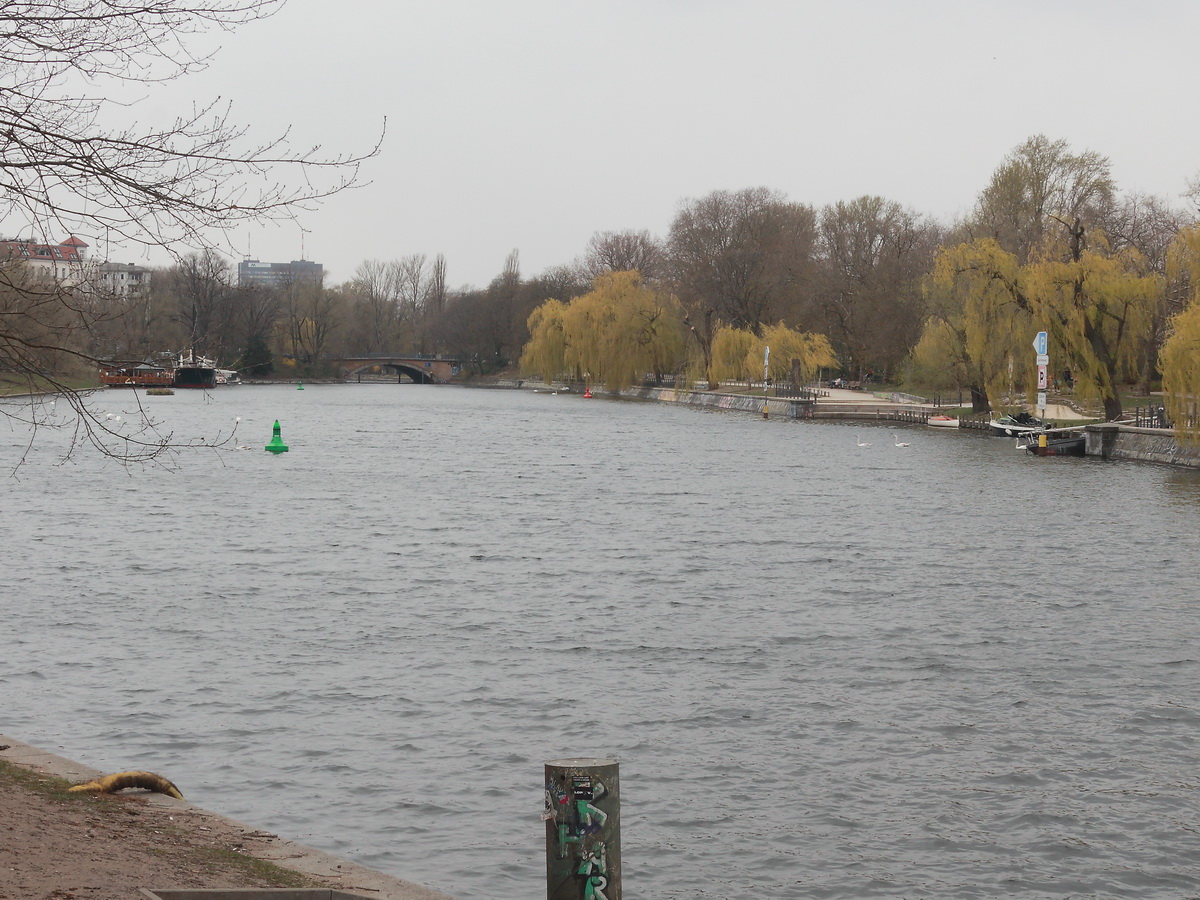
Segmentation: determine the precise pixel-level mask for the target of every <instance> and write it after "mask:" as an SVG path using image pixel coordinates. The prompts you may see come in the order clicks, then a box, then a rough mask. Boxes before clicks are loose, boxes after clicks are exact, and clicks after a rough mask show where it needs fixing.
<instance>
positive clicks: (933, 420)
mask: <svg viewBox="0 0 1200 900" xmlns="http://www.w3.org/2000/svg"><path fill="white" fill-rule="evenodd" d="M925 424H926V425H930V426H932V427H933V428H957V427H958V424H959V423H958V419H956V418H954V416H930V417H929V418H928V419H926V420H925Z"/></svg>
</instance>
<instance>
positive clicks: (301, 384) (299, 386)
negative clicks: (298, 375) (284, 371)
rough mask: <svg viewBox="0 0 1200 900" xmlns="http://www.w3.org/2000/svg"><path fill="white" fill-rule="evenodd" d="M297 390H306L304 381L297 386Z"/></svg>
mask: <svg viewBox="0 0 1200 900" xmlns="http://www.w3.org/2000/svg"><path fill="white" fill-rule="evenodd" d="M296 390H298V391H302V390H304V382H303V381H302V382H300V383H299V384H298V385H296Z"/></svg>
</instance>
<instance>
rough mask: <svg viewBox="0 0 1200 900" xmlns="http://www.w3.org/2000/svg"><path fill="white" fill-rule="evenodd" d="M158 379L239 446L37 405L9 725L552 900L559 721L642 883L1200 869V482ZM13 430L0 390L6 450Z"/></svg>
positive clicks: (543, 404)
mask: <svg viewBox="0 0 1200 900" xmlns="http://www.w3.org/2000/svg"><path fill="white" fill-rule="evenodd" d="M138 396H139V397H140V398H141V400H142V402H143V403H145V404H147V406H148V407H149V409H150V412H151V414H152V415H153V416H154V417H155V419H156V420H157V421H158V422H159V423H160V430H161V431H163V432H164V433H165V432H170V433H173V434H174V435H175V437H176V438H178V439H190V438H199V437H205V439H206V440H212V439H213V438H214V437H215V436H218V435H221V436H223V435H228V434H229V432H230V431H231V430H232V429H233V428H234V427H235V424H236V429H237V431H236V434H235V436H234V442H233V443H234V445H237V444H243V445H248V446H250V447H251V449H250V450H248V451H229V452H219V453H218V452H214V451H196V452H188V453H184V454H182V455H180V456H178V457H177V458H175V459H174V460H173V462H172V465H171V466H169V467H166V468H164V467H158V466H149V467H135V468H125V467H122V466H119V465H117V464H115V463H113V462H111V461H106V460H103V459H102V458H100V457H98V456H97V455H95V454H92V453H86V452H82V453H77V454H75V455H74V456H73V457H72V458H71V459H69V460H68V461H66V462H63V461H62V455H63V454H62V451H63V450H64V449H65V441H66V435H63V434H59V433H57V432H55V431H53V430H47V429H42V430H41V431H40V432H39V434H38V436H37V438H38V439H37V442H36V443H35V445H34V447H33V449H32V450H30V451H29V453H28V455H27V457H26V461H25V464H24V465H22V466H21V467H20V468H19V469H17V470H16V474H15V475H14V476H13V477H8V478H6V479H4V480H3V481H0V502H2V504H3V506H2V509H3V515H2V516H0V540H2V542H3V546H4V548H5V561H6V564H5V576H4V582H3V583H4V590H3V598H4V599H3V600H2V601H0V602H2V603H3V608H4V611H5V619H6V627H5V628H4V629H3V631H0V715H2V716H3V718H2V719H0V731H3V732H7V733H10V734H12V735H14V736H16V737H19V738H21V739H22V740H27V741H29V742H31V743H34V744H38V745H41V746H45V747H47V748H48V749H54V750H57V751H59V752H63V753H65V755H67V756H70V757H72V758H75V759H78V760H80V761H82V762H85V763H88V764H90V765H94V766H97V767H99V768H102V769H106V770H110V771H118V770H122V769H129V768H144V769H151V770H154V771H158V772H161V773H162V774H164V775H166V776H167V777H169V778H171V779H172V780H174V781H175V782H176V783H177V784H179V785H180V787H181V788H182V790H183V791H184V793H185V795H186V796H187V798H188V799H189V800H190V801H191V802H193V803H196V804H197V805H200V806H203V807H205V808H208V809H211V810H214V811H216V812H220V813H222V814H225V815H228V816H232V817H234V818H237V819H241V820H243V821H247V822H252V823H254V824H255V825H256V826H260V827H263V828H266V829H269V830H272V831H275V832H277V833H280V834H282V835H285V836H287V837H291V838H295V839H298V840H301V841H303V842H305V843H309V844H313V845H315V846H318V847H321V848H323V849H326V850H329V851H331V852H334V853H337V854H340V855H343V856H346V857H350V858H353V859H355V860H358V861H360V862H362V863H364V864H366V865H369V866H373V867H375V868H378V869H381V870H384V871H387V872H390V873H392V874H395V875H398V876H400V877H404V878H408V879H411V880H414V881H418V882H422V883H425V884H428V885H430V886H432V887H435V888H438V889H439V890H442V891H445V892H447V893H450V894H453V895H455V896H458V897H461V898H464V900H466V898H513V900H526V898H536V897H540V896H544V892H545V888H544V825H543V823H542V822H541V820H540V818H539V813H540V811H541V803H542V785H541V778H542V765H543V763H544V762H545V761H547V760H550V759H556V758H560V757H563V756H611V757H614V758H616V759H618V760H619V761H620V764H621V776H622V800H623V804H624V808H623V816H622V818H623V823H622V832H623V834H622V845H623V857H624V873H625V875H624V878H625V892H626V895H627V896H629V897H644V898H694V897H713V898H764V897H779V898H863V897H930V898H962V897H979V898H983V897H997V896H1007V897H1141V898H1145V897H1176V898H1177V897H1187V896H1195V895H1197V894H1200V871H1198V869H1197V862H1196V861H1197V858H1198V855H1197V844H1198V841H1200V793H1198V792H1200V747H1198V745H1197V733H1198V726H1200V712H1198V711H1200V687H1198V675H1200V665H1198V661H1200V650H1198V649H1197V636H1198V632H1200V628H1198V627H1197V615H1196V603H1197V597H1196V594H1197V591H1196V587H1195V583H1196V579H1195V574H1194V570H1193V564H1194V561H1195V560H1197V558H1198V554H1197V549H1198V547H1197V544H1198V540H1200V539H1198V533H1200V528H1198V523H1200V477H1197V475H1195V474H1194V473H1188V472H1178V471H1175V470H1171V469H1167V468H1161V467H1153V466H1140V465H1133V464H1110V463H1104V462H1100V461H1096V460H1075V459H1053V458H1052V459H1037V458H1033V457H1028V456H1026V455H1024V454H1020V453H1017V452H1015V451H1014V450H1013V447H1012V442H1011V441H1008V440H1002V439H990V438H986V437H982V436H979V435H977V434H958V433H949V434H947V433H945V432H942V431H940V430H939V431H934V430H933V429H929V430H918V429H908V430H905V431H902V432H901V439H902V440H905V441H908V442H909V443H910V444H911V446H909V447H906V448H898V447H895V446H894V439H893V438H892V435H891V431H892V429H890V428H888V429H885V428H882V427H870V426H866V425H860V426H847V425H832V424H816V423H799V422H793V421H785V420H771V421H770V422H763V421H761V420H759V419H757V418H755V417H753V416H745V415H740V414H731V413H714V412H703V411H698V410H692V409H686V408H675V407H672V406H669V405H654V404H632V403H620V402H611V401H605V400H586V401H585V400H582V399H580V398H578V397H570V396H554V395H550V394H535V393H532V392H507V391H472V390H463V389H457V388H438V387H419V386H415V385H412V386H410V385H346V386H341V385H337V386H306V390H304V391H297V390H295V388H294V387H252V386H242V387H234V388H227V389H220V390H218V391H216V392H214V393H211V394H205V393H199V392H197V393H188V392H182V391H181V392H179V393H177V394H176V395H175V396H173V397H161V398H156V397H144V396H143V395H140V394H139V395H138ZM92 402H93V404H94V405H95V406H96V408H97V409H99V410H103V411H108V412H112V413H114V414H121V415H122V417H123V419H124V420H125V421H128V420H129V418H130V414H131V413H135V412H136V408H135V407H134V395H133V394H129V393H120V392H112V391H110V392H105V393H100V394H97V395H95V396H94V398H93V401H92ZM59 405H60V406H61V405H63V404H59ZM41 414H42V415H44V416H45V417H46V421H47V422H48V423H50V424H53V423H54V422H55V421H60V420H65V419H66V414H65V413H62V412H59V413H57V414H56V413H54V412H53V410H50V409H49V408H43V410H42V413H41ZM238 417H240V419H241V421H240V422H236V419H237V418H238ZM275 419H279V420H280V421H281V425H282V428H283V438H284V441H285V442H286V443H288V444H289V445H290V446H291V451H290V452H289V453H287V454H284V455H280V456H278V457H276V456H272V455H271V454H267V453H264V452H263V451H262V447H263V445H264V444H265V443H266V442H267V440H268V439H269V438H270V436H271V424H272V422H273V421H274V420H275ZM130 427H132V426H130ZM856 435H857V436H860V437H862V438H863V439H865V440H868V441H870V442H871V443H872V446H871V447H869V448H859V447H858V446H857V441H856ZM28 443H29V434H28V433H27V431H26V429H24V428H23V426H20V425H19V424H14V423H5V422H4V421H3V420H0V463H2V464H3V465H4V467H5V468H4V471H5V473H8V472H10V471H12V466H13V464H15V461H16V459H18V458H19V457H20V456H21V454H22V453H23V452H25V451H24V448H25V447H26V446H27V445H28Z"/></svg>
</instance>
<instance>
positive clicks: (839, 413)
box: [620, 387, 928, 419]
mask: <svg viewBox="0 0 1200 900" xmlns="http://www.w3.org/2000/svg"><path fill="white" fill-rule="evenodd" d="M620 396H621V397H624V398H626V399H627V400H655V401H658V402H659V403H682V404H683V405H685V406H701V407H706V408H709V409H727V410H732V411H734V412H747V413H755V414H758V415H761V414H762V411H763V406H764V405H765V406H766V408H767V413H768V415H770V416H772V417H774V416H779V417H782V418H786V419H879V418H889V417H890V418H895V417H897V415H898V414H900V413H903V412H905V411H919V412H921V413H922V414H924V413H927V412H928V410H927V409H925V410H920V409H919V408H918V407H915V406H914V407H908V406H903V405H897V404H895V403H879V404H874V403H830V402H828V401H821V402H820V403H818V402H815V401H813V400H790V399H788V398H786V397H763V396H762V395H761V394H718V393H711V392H708V391H684V390H678V389H676V388H657V387H632V388H626V389H625V390H623V391H621V392H620Z"/></svg>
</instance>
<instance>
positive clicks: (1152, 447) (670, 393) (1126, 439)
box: [620, 387, 1200, 468]
mask: <svg viewBox="0 0 1200 900" xmlns="http://www.w3.org/2000/svg"><path fill="white" fill-rule="evenodd" d="M620 396H622V397H625V398H627V399H631V400H656V401H658V402H660V403H682V404H685V405H687V406H701V407H707V408H711V409H728V410H734V411H737V412H747V413H756V414H759V415H761V414H762V411H763V405H764V404H765V405H766V407H767V412H768V414H769V415H770V416H781V417H784V418H791V419H889V418H898V417H899V416H900V415H902V414H903V413H904V412H906V411H909V412H913V413H914V414H917V413H927V412H928V409H920V408H918V407H905V406H900V405H897V404H880V405H875V404H870V403H856V404H838V403H828V402H821V403H814V402H813V401H811V400H787V399H783V398H779V397H768V398H763V397H761V396H755V395H753V394H716V393H709V392H705V391H681V390H676V389H675V388H648V387H635V388H626V389H625V390H623V391H621V392H620ZM1086 431H1087V450H1086V452H1087V455H1088V456H1099V457H1103V458H1104V459H1121V460H1134V461H1137V462H1151V463H1160V464H1163V465H1170V466H1181V467H1186V468H1200V446H1197V447H1191V446H1188V445H1181V444H1179V443H1177V442H1176V440H1175V433H1174V432H1173V431H1170V430H1168V429H1162V428H1137V427H1134V426H1132V425H1115V424H1111V425H1088V426H1087V427H1086Z"/></svg>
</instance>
